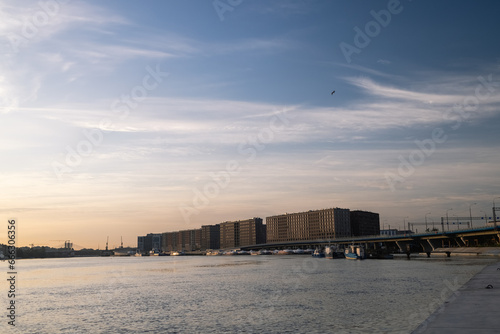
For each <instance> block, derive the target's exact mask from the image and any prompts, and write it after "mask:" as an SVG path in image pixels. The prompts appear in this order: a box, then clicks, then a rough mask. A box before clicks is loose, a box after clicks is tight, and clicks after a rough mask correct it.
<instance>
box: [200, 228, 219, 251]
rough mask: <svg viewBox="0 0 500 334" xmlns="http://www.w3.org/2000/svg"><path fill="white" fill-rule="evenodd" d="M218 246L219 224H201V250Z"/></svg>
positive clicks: (217, 247)
mask: <svg viewBox="0 0 500 334" xmlns="http://www.w3.org/2000/svg"><path fill="white" fill-rule="evenodd" d="M219 248H220V225H219V224H216V225H203V226H202V227H201V250H207V249H219Z"/></svg>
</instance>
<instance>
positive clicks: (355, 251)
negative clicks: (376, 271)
mask: <svg viewBox="0 0 500 334" xmlns="http://www.w3.org/2000/svg"><path fill="white" fill-rule="evenodd" d="M345 258H346V259H348V260H362V259H364V258H365V249H364V248H363V246H361V245H359V246H357V245H351V246H349V247H347V248H346V249H345Z"/></svg>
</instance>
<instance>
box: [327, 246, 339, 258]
mask: <svg viewBox="0 0 500 334" xmlns="http://www.w3.org/2000/svg"><path fill="white" fill-rule="evenodd" d="M325 257H326V258H327V259H338V258H343V257H344V252H342V251H340V250H339V249H337V247H336V246H326V247H325Z"/></svg>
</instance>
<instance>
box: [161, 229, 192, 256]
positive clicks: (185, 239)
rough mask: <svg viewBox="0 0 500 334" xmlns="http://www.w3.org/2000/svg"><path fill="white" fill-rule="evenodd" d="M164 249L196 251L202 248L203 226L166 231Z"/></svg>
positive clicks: (167, 250) (163, 239)
mask: <svg viewBox="0 0 500 334" xmlns="http://www.w3.org/2000/svg"><path fill="white" fill-rule="evenodd" d="M161 236H162V241H163V243H162V246H163V247H162V251H164V252H175V251H195V250H200V249H201V228H199V229H193V230H183V231H176V232H164V233H162V234H161Z"/></svg>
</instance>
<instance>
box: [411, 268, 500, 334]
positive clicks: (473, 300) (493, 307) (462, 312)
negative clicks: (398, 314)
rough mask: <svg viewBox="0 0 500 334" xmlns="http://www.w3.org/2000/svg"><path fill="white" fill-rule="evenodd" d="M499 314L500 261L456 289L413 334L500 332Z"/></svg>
mask: <svg viewBox="0 0 500 334" xmlns="http://www.w3.org/2000/svg"><path fill="white" fill-rule="evenodd" d="M499 312H500V262H497V263H495V264H492V265H489V266H487V267H486V268H484V269H483V270H482V271H481V272H479V273H478V274H477V275H476V276H474V277H473V278H472V279H471V280H470V281H469V282H467V283H466V284H465V285H464V286H463V287H461V288H460V289H458V290H457V292H455V293H454V294H453V295H452V297H450V299H448V301H446V302H445V303H444V304H443V305H442V306H441V307H440V308H439V309H438V310H436V311H435V312H434V313H433V314H431V315H430V316H429V318H427V319H426V320H425V321H424V322H423V323H422V324H421V325H420V326H419V327H417V329H416V330H415V331H413V333H414V334H416V333H419V334H420V333H422V334H438V333H439V334H443V333H454V334H462V333H464V334H465V333H500V317H499V316H498V315H499Z"/></svg>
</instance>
